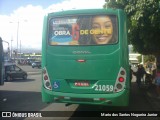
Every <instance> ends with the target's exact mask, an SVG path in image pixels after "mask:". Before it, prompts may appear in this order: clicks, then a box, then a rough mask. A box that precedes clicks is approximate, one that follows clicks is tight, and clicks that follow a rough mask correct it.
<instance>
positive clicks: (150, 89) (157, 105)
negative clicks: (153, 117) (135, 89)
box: [142, 84, 160, 111]
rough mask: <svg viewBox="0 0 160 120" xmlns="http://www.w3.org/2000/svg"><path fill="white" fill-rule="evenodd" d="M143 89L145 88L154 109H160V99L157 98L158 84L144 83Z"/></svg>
mask: <svg viewBox="0 0 160 120" xmlns="http://www.w3.org/2000/svg"><path fill="white" fill-rule="evenodd" d="M142 89H144V92H145V96H146V98H147V100H148V101H149V102H150V104H151V105H152V107H153V109H154V110H155V111H160V99H159V98H157V94H156V85H155V84H152V85H151V86H148V85H143V87H142Z"/></svg>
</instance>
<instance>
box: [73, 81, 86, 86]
mask: <svg viewBox="0 0 160 120" xmlns="http://www.w3.org/2000/svg"><path fill="white" fill-rule="evenodd" d="M74 85H75V86H80V87H87V86H89V82H88V81H76V82H75V83H74Z"/></svg>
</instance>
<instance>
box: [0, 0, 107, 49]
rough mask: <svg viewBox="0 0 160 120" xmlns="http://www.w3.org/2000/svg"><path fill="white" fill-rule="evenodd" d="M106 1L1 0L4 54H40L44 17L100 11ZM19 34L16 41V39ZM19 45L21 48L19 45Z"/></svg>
mask: <svg viewBox="0 0 160 120" xmlns="http://www.w3.org/2000/svg"><path fill="white" fill-rule="evenodd" d="M104 3H105V0H0V37H1V38H2V39H3V40H4V41H6V42H4V43H3V45H4V49H5V50H7V48H8V44H7V42H8V43H9V47H10V48H11V44H12V50H15V49H17V41H18V50H19V51H20V45H21V50H22V52H27V51H28V52H30V50H33V49H36V50H41V38H42V27H43V26H42V25H43V17H44V15H45V14H47V13H49V12H56V11H62V10H71V9H92V8H102V7H103V5H104ZM17 34H18V39H17ZM20 43H21V44H20Z"/></svg>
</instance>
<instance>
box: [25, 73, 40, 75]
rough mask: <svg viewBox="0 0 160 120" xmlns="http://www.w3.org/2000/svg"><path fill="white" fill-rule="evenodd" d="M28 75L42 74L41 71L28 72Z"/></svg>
mask: <svg viewBox="0 0 160 120" xmlns="http://www.w3.org/2000/svg"><path fill="white" fill-rule="evenodd" d="M27 74H28V75H38V74H41V72H27Z"/></svg>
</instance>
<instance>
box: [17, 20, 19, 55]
mask: <svg viewBox="0 0 160 120" xmlns="http://www.w3.org/2000/svg"><path fill="white" fill-rule="evenodd" d="M18 34H19V21H18V22H17V58H18V37H19V36H18Z"/></svg>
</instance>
